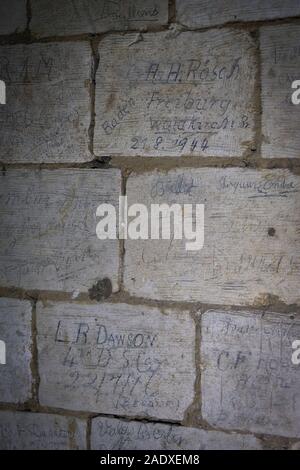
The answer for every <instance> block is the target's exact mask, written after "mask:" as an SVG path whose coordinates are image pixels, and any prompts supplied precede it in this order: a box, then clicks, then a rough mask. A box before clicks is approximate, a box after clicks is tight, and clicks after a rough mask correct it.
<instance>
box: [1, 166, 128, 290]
mask: <svg viewBox="0 0 300 470" xmlns="http://www.w3.org/2000/svg"><path fill="white" fill-rule="evenodd" d="M120 188H121V176H120V172H119V170H95V169H92V170H87V169H84V170H79V169H73V170H71V169H68V170H42V171H30V170H9V171H7V172H6V173H2V175H1V184H0V208H1V211H0V227H1V229H0V240H1V248H0V285H1V286H3V287H21V288H25V289H41V290H54V291H55V290H57V291H64V292H74V291H79V292H87V291H88V289H90V288H91V287H92V285H93V284H95V283H96V282H97V281H98V280H101V279H104V278H108V279H110V282H111V284H112V289H113V291H114V292H115V291H116V290H118V275H119V272H118V271H119V242H118V240H99V239H98V238H97V235H96V226H97V218H96V209H97V207H98V205H100V204H101V203H104V202H105V203H111V204H113V205H114V206H115V207H116V209H118V197H119V193H120Z"/></svg>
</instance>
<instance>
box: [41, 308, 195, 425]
mask: <svg viewBox="0 0 300 470" xmlns="http://www.w3.org/2000/svg"><path fill="white" fill-rule="evenodd" d="M37 318H38V319H37V323H38V325H37V326H38V350H39V371H40V378H41V382H40V391H39V398H40V402H41V403H42V404H43V405H48V406H54V407H59V408H64V409H73V410H83V411H90V412H99V413H106V414H118V415H127V416H128V415H129V416H130V415H131V416H132V415H141V416H147V417H149V416H150V417H156V418H159V419H172V420H181V419H182V418H183V415H184V412H185V410H186V409H187V407H188V406H189V405H190V404H191V402H192V401H193V395H194V380H195V370H194V354H195V353H194V347H195V338H194V334H195V332H194V324H193V321H192V319H191V318H190V317H189V315H188V314H187V312H182V313H180V314H179V313H176V312H175V311H169V310H167V311H164V313H162V312H161V311H160V310H158V309H157V308H147V307H144V306H130V305H126V304H106V303H105V304H100V305H82V304H66V303H57V304H55V303H49V304H47V305H45V306H43V305H42V304H38V308H37Z"/></svg>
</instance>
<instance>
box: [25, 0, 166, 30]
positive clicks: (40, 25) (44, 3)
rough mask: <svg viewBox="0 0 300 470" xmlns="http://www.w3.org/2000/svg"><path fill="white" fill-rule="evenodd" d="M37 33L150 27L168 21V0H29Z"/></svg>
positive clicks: (33, 25)
mask: <svg viewBox="0 0 300 470" xmlns="http://www.w3.org/2000/svg"><path fill="white" fill-rule="evenodd" d="M31 5H32V20H31V23H30V29H31V30H32V31H33V33H34V34H35V35H37V36H39V37H45V36H69V35H72V34H83V33H94V34H95V33H104V32H106V31H110V30H114V31H116V30H122V31H124V30H127V29H137V30H138V29H140V28H147V27H149V28H152V27H156V26H160V25H164V24H166V23H167V22H168V0H114V1H111V0H75V1H74V0H64V1H63V2H62V1H61V0H51V2H49V1H48V0H32V1H31Z"/></svg>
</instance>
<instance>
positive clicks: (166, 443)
mask: <svg viewBox="0 0 300 470" xmlns="http://www.w3.org/2000/svg"><path fill="white" fill-rule="evenodd" d="M91 447H92V449H94V450H122V449H125V450H127V449H128V450H244V449H247V450H252V449H257V450H258V449H260V448H261V446H260V443H259V441H258V440H257V439H256V438H255V437H252V436H247V435H241V434H235V433H232V434H226V433H224V432H218V431H205V430H203V429H196V428H188V427H184V426H176V425H172V424H171V425H167V424H152V423H142V422H137V421H121V420H119V419H113V418H95V419H93V420H92V434H91Z"/></svg>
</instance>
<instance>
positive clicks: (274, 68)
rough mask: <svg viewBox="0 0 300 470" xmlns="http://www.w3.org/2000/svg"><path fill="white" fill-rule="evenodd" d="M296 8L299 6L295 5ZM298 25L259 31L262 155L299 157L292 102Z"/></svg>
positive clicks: (299, 61)
mask: <svg viewBox="0 0 300 470" xmlns="http://www.w3.org/2000/svg"><path fill="white" fill-rule="evenodd" d="M299 8H300V3H299ZM299 36H300V25H295V24H290V25H282V26H279V25H276V26H273V27H265V28H262V29H261V33H260V37H261V67H262V110H263V114H262V133H263V140H262V156H263V157H266V158H272V157H277V158H287V157H289V158H299V157H300V132H299V111H300V109H299V108H300V105H295V104H293V103H292V93H293V92H294V91H295V90H294V89H292V83H293V81H295V80H299V79H300V76H299V68H300V47H299Z"/></svg>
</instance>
